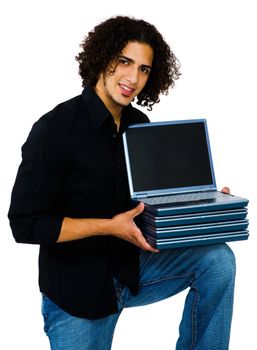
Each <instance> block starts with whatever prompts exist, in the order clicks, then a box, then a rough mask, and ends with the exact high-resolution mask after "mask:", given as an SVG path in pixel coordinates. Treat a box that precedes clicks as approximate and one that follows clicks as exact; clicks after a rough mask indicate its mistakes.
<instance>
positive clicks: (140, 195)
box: [135, 193, 148, 199]
mask: <svg viewBox="0 0 257 350" xmlns="http://www.w3.org/2000/svg"><path fill="white" fill-rule="evenodd" d="M147 196H148V195H147V193H141V194H138V195H137V196H136V198H135V199H142V198H147Z"/></svg>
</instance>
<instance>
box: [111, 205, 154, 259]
mask: <svg viewBox="0 0 257 350" xmlns="http://www.w3.org/2000/svg"><path fill="white" fill-rule="evenodd" d="M143 211H144V203H142V202H141V203H139V204H138V206H136V207H135V208H134V209H131V210H129V211H126V212H124V213H121V214H118V215H115V216H114V217H113V218H112V219H111V227H110V229H111V234H112V235H114V236H116V237H118V238H121V239H124V240H126V241H128V242H131V243H133V244H135V245H136V246H138V247H139V248H141V249H143V250H148V251H150V252H156V253H157V252H159V250H158V249H155V248H153V247H151V246H150V244H148V243H147V241H146V239H145V238H144V236H143V234H142V232H141V231H140V229H139V228H138V227H137V225H136V224H135V221H134V218H135V217H136V216H138V215H139V214H141V213H142V212H143Z"/></svg>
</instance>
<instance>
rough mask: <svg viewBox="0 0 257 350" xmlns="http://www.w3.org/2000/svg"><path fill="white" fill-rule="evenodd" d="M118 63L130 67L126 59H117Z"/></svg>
mask: <svg viewBox="0 0 257 350" xmlns="http://www.w3.org/2000/svg"><path fill="white" fill-rule="evenodd" d="M117 62H118V63H119V64H124V65H129V61H128V60H127V59H126V58H124V57H118V58H117Z"/></svg>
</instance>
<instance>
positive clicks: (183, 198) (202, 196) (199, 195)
mask: <svg viewBox="0 0 257 350" xmlns="http://www.w3.org/2000/svg"><path fill="white" fill-rule="evenodd" d="M226 196H227V194H224V193H222V192H217V191H213V192H212V191H207V192H192V193H182V194H173V195H169V196H157V197H151V198H145V199H144V200H143V202H144V203H147V204H150V205H151V204H165V203H175V202H192V201H202V200H208V199H215V198H216V199H217V198H224V197H226Z"/></svg>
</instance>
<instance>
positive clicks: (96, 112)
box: [82, 86, 133, 130]
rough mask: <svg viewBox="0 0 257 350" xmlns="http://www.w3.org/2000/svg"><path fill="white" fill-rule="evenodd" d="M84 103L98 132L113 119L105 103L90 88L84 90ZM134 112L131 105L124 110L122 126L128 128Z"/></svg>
mask: <svg viewBox="0 0 257 350" xmlns="http://www.w3.org/2000/svg"><path fill="white" fill-rule="evenodd" d="M82 101H83V103H84V104H85V106H86V108H87V110H88V112H89V115H90V118H91V120H92V123H93V125H94V127H95V128H96V130H98V129H99V128H100V127H101V126H102V124H103V123H104V121H105V120H106V119H108V118H112V115H111V113H110V111H109V110H108V109H107V108H106V106H105V104H104V103H103V101H102V100H101V99H100V97H99V96H98V95H97V93H96V92H95V91H94V89H92V88H91V87H90V86H86V87H85V88H84V90H83V92H82ZM132 111H133V107H132V105H131V104H129V105H128V106H126V107H124V108H123V110H122V118H121V124H124V126H127V124H128V116H129V115H130V114H131V112H132Z"/></svg>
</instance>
